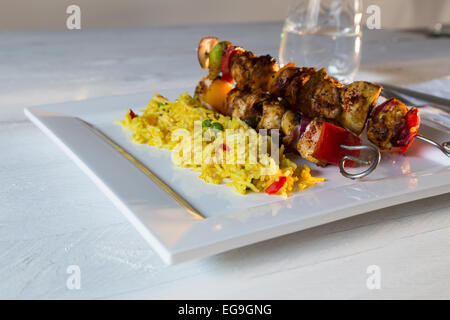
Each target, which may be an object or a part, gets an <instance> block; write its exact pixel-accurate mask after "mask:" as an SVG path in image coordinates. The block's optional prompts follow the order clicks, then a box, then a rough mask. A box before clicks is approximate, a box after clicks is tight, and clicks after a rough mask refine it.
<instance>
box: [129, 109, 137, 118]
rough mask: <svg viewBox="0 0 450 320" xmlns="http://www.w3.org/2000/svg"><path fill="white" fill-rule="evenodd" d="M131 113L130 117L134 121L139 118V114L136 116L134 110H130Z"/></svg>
mask: <svg viewBox="0 0 450 320" xmlns="http://www.w3.org/2000/svg"><path fill="white" fill-rule="evenodd" d="M129 113H130V117H131V119H134V118H136V117H137V114H136V113H134V111H133V110H132V109H130V111H129Z"/></svg>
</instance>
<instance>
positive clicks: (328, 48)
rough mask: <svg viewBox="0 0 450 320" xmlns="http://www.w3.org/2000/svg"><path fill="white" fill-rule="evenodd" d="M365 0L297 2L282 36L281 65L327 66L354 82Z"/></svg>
mask: <svg viewBox="0 0 450 320" xmlns="http://www.w3.org/2000/svg"><path fill="white" fill-rule="evenodd" d="M361 19H362V0H294V1H292V3H291V6H290V9H289V14H288V17H287V18H286V21H285V23H284V27H283V32H282V33H281V44H280V52H279V60H280V64H281V65H282V66H283V65H285V64H287V63H288V62H295V63H296V65H297V66H299V67H315V68H322V67H324V66H326V67H327V71H328V74H329V75H331V76H333V77H335V78H337V79H338V80H339V81H342V82H344V83H348V82H351V81H352V80H353V77H354V76H355V74H356V72H357V71H358V68H359V63H360V59H361V56H360V49H361V37H362V30H361Z"/></svg>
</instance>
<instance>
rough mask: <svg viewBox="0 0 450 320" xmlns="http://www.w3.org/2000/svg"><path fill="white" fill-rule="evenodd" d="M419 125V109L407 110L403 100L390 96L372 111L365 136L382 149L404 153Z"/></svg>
mask: <svg viewBox="0 0 450 320" xmlns="http://www.w3.org/2000/svg"><path fill="white" fill-rule="evenodd" d="M419 126H420V114H419V110H418V109H417V108H411V109H409V110H408V107H407V106H406V105H405V104H404V103H403V102H401V101H399V100H397V99H395V98H392V99H389V100H387V101H385V102H384V103H382V104H380V105H379V106H377V107H376V108H375V110H374V111H373V113H372V115H371V117H370V119H369V121H368V123H367V137H368V138H369V140H370V141H371V142H372V143H373V144H375V145H376V146H378V147H379V148H380V149H382V150H390V151H393V152H400V153H404V152H405V151H406V150H407V149H408V148H409V146H410V145H411V143H412V142H413V141H414V138H415V136H416V135H417V132H418V130H419Z"/></svg>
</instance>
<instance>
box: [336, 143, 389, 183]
mask: <svg viewBox="0 0 450 320" xmlns="http://www.w3.org/2000/svg"><path fill="white" fill-rule="evenodd" d="M341 148H344V149H347V150H370V151H371V152H372V153H374V154H375V159H374V160H373V161H367V160H363V159H360V158H357V157H353V156H344V157H342V159H341V162H340V163H339V170H340V171H341V174H342V175H343V176H344V177H346V178H350V179H361V178H364V177H366V176H368V175H369V174H371V173H372V171H374V170H375V169H376V168H377V167H378V165H379V164H380V161H381V152H380V150H378V148H376V147H374V146H369V145H361V146H347V145H344V144H341ZM346 161H355V162H358V163H362V164H365V165H370V166H369V168H367V169H366V170H364V171H362V172H359V173H350V172H347V171H346V170H345V162H346Z"/></svg>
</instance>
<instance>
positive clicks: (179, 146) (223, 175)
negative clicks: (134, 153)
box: [120, 93, 324, 197]
mask: <svg viewBox="0 0 450 320" xmlns="http://www.w3.org/2000/svg"><path fill="white" fill-rule="evenodd" d="M141 112H142V114H141V115H139V116H137V117H134V118H133V119H132V117H131V115H130V112H129V110H127V112H126V114H125V118H124V119H123V120H122V121H120V123H121V124H122V125H123V126H124V127H125V128H127V129H128V130H130V131H131V132H132V139H133V141H134V142H136V143H140V144H149V145H151V146H155V147H158V148H164V149H168V150H173V152H172V162H173V163H174V164H176V165H177V166H180V167H188V168H190V169H191V170H192V171H195V172H199V173H200V176H199V177H200V178H201V179H203V180H204V181H205V182H208V183H215V184H221V183H226V185H227V186H230V187H232V188H233V190H234V191H236V192H238V193H241V194H245V193H247V191H249V190H252V191H254V192H264V191H265V190H266V188H267V187H268V186H270V185H271V184H272V183H273V182H275V181H278V179H279V178H280V177H282V176H284V177H286V183H285V184H284V185H283V187H282V188H281V189H280V190H279V191H278V192H277V193H276V194H278V195H282V196H284V197H287V196H288V194H289V193H290V192H291V191H292V190H294V188H295V187H296V186H297V189H298V190H304V189H305V188H307V187H309V186H313V185H315V184H316V183H318V182H322V181H324V179H323V178H315V177H312V176H311V174H310V169H309V167H308V166H306V165H304V166H303V167H301V168H297V165H296V164H295V163H294V162H293V161H291V160H289V159H287V158H286V156H285V154H284V147H283V146H282V147H281V148H279V159H280V161H279V164H277V163H276V162H275V160H274V158H272V157H271V156H270V155H269V153H265V154H262V155H259V159H258V161H248V159H250V155H249V150H250V148H251V147H254V148H258V149H257V150H260V148H261V147H262V145H263V143H264V139H266V141H265V142H266V144H267V147H268V149H269V150H270V142H267V140H268V138H267V137H263V136H261V135H260V134H258V133H256V131H255V130H254V129H252V128H250V127H249V126H248V125H247V124H246V123H245V122H243V121H241V120H240V119H237V118H230V117H228V116H224V115H221V114H219V113H216V112H214V111H212V110H209V109H207V108H205V107H204V106H202V105H201V103H200V102H199V101H198V100H196V99H193V98H192V97H191V96H190V95H189V94H188V93H184V94H182V95H180V97H179V98H178V99H177V100H175V102H173V103H172V102H170V101H169V100H167V99H166V98H164V97H163V96H161V95H159V94H156V93H155V96H154V97H153V99H152V100H150V101H149V102H148V105H147V108H146V109H144V110H141ZM204 120H209V121H210V122H211V123H214V122H218V123H220V124H221V125H222V127H223V129H224V130H225V131H220V130H211V128H208V127H204V128H201V126H200V127H199V126H198V124H199V123H201V122H203V121H204ZM195 121H197V127H194V122H195ZM196 128H197V129H196ZM198 128H200V129H198ZM228 129H233V130H234V131H233V132H232V135H229V134H228V133H229V131H226V130H228ZM208 130H209V131H208ZM225 132H226V134H224V133H225ZM199 134H200V135H202V136H203V137H205V136H207V135H208V134H209V135H210V136H211V139H209V140H208V139H203V140H200V141H201V143H200V146H201V150H203V151H202V152H200V153H198V152H197V153H196V152H194V151H198V149H196V148H198V147H199V144H198V143H197V144H195V141H196V140H195V139H194V138H195V137H198V135H199ZM249 136H252V137H254V138H255V139H252V140H251V139H250V138H249ZM197 141H199V140H197ZM233 141H234V142H233ZM236 141H241V143H245V146H246V147H245V148H243V149H242V148H241V149H238V147H237V146H238V144H239V143H237V142H236ZM224 145H225V146H226V147H224ZM229 146H231V147H229ZM224 148H225V150H224ZM239 150H241V152H240V153H239ZM252 150H253V149H252ZM196 154H197V158H195V157H196V156H195V155H196ZM239 159H241V161H239ZM242 159H245V160H246V161H245V163H242ZM195 160H197V161H195Z"/></svg>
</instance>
